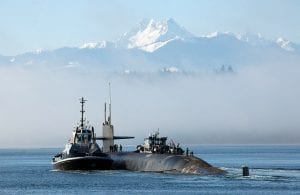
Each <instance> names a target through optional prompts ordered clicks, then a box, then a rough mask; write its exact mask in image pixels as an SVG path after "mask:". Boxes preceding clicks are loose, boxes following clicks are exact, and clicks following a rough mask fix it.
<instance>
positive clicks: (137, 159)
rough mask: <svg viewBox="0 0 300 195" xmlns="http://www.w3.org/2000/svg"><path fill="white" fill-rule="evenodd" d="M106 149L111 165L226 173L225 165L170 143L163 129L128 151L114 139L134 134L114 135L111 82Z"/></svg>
mask: <svg viewBox="0 0 300 195" xmlns="http://www.w3.org/2000/svg"><path fill="white" fill-rule="evenodd" d="M102 131H103V132H102V134H103V136H102V137H101V138H96V139H101V140H103V152H105V153H106V154H108V155H109V156H110V158H111V159H112V160H113V163H112V166H111V169H114V170H129V171H141V172H162V173H181V174H198V175H210V174H223V173H224V171H223V170H222V169H219V168H216V167H213V166H212V165H210V164H209V163H207V162H206V161H204V160H202V159H201V158H198V157H196V156H194V155H193V153H192V152H190V153H189V151H184V150H183V149H182V148H181V147H180V146H179V144H177V145H176V144H175V143H174V142H173V141H171V142H170V143H167V137H160V136H159V130H158V131H157V132H154V133H152V134H150V135H149V137H147V138H145V139H144V144H143V145H138V146H137V148H136V150H135V151H131V152H124V151H122V149H121V148H120V150H119V151H118V145H117V144H115V143H114V140H116V139H132V138H134V137H133V136H114V126H113V125H112V120H111V92H110V84H109V113H108V117H107V114H106V103H105V104H104V123H103V128H102Z"/></svg>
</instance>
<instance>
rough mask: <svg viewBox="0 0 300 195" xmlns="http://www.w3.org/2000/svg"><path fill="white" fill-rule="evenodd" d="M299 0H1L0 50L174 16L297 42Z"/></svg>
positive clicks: (88, 36) (202, 26)
mask: <svg viewBox="0 0 300 195" xmlns="http://www.w3.org/2000/svg"><path fill="white" fill-rule="evenodd" d="M299 10H300V1H298V0H251V1H249V0H226V1H225V0H224V1H220V0H206V1H200V0H185V1H183V0H182V1H179V0H163V1H162V0H151V1H140V0H130V1H129V0H127V1H125V0H109V1H95V0H89V1H83V0H78V1H73V0H22V1H19V0H1V1H0V45H1V47H0V54H2V55H16V54H20V53H23V52H26V51H33V50H37V49H56V48H59V47H63V46H80V45H82V44H83V43H86V42H96V41H102V40H114V39H117V38H118V37H119V36H120V35H122V34H123V33H125V32H126V31H129V30H130V29H131V28H132V27H134V25H135V24H137V23H138V22H139V21H141V20H142V19H143V18H153V19H164V18H173V19H175V20H176V21H177V22H178V23H179V24H180V25H182V26H184V27H185V28H186V29H187V30H189V31H190V32H192V33H193V34H195V35H198V36H201V35H205V34H208V33H211V32H214V31H231V32H233V33H236V34H242V33H246V32H254V33H261V34H262V35H263V36H264V37H266V38H268V39H276V38H278V37H283V38H285V39H288V40H290V41H293V42H296V43H300V34H299V32H300V25H299V21H300V12H299Z"/></svg>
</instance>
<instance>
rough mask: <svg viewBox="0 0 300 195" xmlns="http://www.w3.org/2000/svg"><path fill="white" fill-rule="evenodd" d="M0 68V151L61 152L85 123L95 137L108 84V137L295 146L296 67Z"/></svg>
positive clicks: (299, 109) (299, 69) (298, 133)
mask: <svg viewBox="0 0 300 195" xmlns="http://www.w3.org/2000/svg"><path fill="white" fill-rule="evenodd" d="M145 75H146V74H145V73H144V74H143V76H138V75H137V74H135V75H130V74H129V75H122V74H116V73H101V71H99V72H88V71H86V72H78V71H77V72H76V71H68V70H64V71H42V70H36V71H35V70H29V69H25V68H9V67H1V68H0V81H1V82H0V87H1V96H0V106H1V114H0V124H1V130H0V132H1V137H0V147H17V148H18V147H63V146H64V144H65V143H66V141H67V140H68V139H69V137H70V135H71V132H72V130H73V127H74V126H75V125H76V123H77V122H79V119H80V112H79V111H80V104H79V98H80V97H82V96H83V97H85V98H86V99H87V100H88V101H87V104H86V111H87V112H86V117H87V119H88V120H89V121H90V124H92V125H93V126H95V129H96V133H97V135H101V134H102V126H101V125H102V122H103V120H104V113H103V110H104V102H105V101H106V102H107V100H108V82H111V86H112V121H113V124H114V126H115V134H116V135H132V136H135V137H136V139H134V140H127V141H121V142H118V143H122V144H140V143H142V142H143V138H144V137H146V136H148V134H149V133H150V132H153V131H156V130H157V129H158V128H159V131H160V134H161V135H163V136H168V137H169V138H171V139H173V140H174V141H175V142H180V143H181V144H299V143H300V141H299V137H300V120H299V116H300V102H299V101H300V88H299V86H298V85H299V83H300V66H299V64H291V63H289V64H268V65H266V64H263V65H255V66H248V67H242V68H240V69H239V70H237V72H235V73H232V74H216V73H204V72H203V73H202V74H197V75H191V76H189V75H179V74H174V75H160V74H152V75H151V74H149V75H147V76H145Z"/></svg>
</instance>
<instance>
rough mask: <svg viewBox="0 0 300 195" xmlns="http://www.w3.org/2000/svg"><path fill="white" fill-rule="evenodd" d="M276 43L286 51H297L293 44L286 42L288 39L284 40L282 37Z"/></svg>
mask: <svg viewBox="0 0 300 195" xmlns="http://www.w3.org/2000/svg"><path fill="white" fill-rule="evenodd" d="M276 43H277V45H278V46H280V47H281V48H282V49H285V50H287V51H295V48H294V47H293V44H292V43H291V42H290V41H288V40H286V39H283V38H281V37H280V38H278V39H277V40H276Z"/></svg>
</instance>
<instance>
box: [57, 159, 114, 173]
mask: <svg viewBox="0 0 300 195" xmlns="http://www.w3.org/2000/svg"><path fill="white" fill-rule="evenodd" d="M112 163H113V160H112V159H110V158H108V157H99V156H84V157H71V158H65V159H61V160H58V161H54V162H53V163H52V164H53V168H54V169H56V170H110V169H111V168H112Z"/></svg>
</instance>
